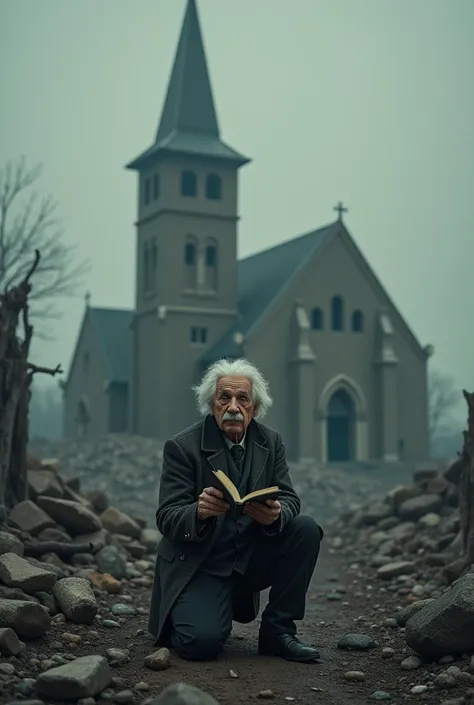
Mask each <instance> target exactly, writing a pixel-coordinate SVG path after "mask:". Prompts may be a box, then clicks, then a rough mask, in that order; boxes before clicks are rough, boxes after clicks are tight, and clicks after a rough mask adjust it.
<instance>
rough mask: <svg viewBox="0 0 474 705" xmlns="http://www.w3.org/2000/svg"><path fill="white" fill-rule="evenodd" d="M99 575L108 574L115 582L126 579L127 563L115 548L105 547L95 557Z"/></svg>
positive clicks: (120, 552) (121, 553)
mask: <svg viewBox="0 0 474 705" xmlns="http://www.w3.org/2000/svg"><path fill="white" fill-rule="evenodd" d="M95 560H96V562H97V566H98V568H99V570H100V572H101V573H109V575H112V576H113V577H114V578H116V579H117V580H122V578H125V577H127V561H126V559H125V557H124V555H123V552H122V551H121V550H120V549H119V548H117V547H116V546H105V547H104V548H102V549H101V550H100V551H99V552H98V553H97V554H96V557H95Z"/></svg>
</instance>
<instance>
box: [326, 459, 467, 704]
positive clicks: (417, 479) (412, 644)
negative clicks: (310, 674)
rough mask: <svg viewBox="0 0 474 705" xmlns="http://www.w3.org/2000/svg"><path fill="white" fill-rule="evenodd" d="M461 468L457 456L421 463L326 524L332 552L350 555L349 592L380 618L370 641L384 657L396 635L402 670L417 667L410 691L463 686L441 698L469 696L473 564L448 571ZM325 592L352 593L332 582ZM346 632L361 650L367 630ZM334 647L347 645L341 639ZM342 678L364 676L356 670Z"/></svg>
mask: <svg viewBox="0 0 474 705" xmlns="http://www.w3.org/2000/svg"><path fill="white" fill-rule="evenodd" d="M460 474H461V465H460V462H459V460H456V461H454V462H453V463H451V464H450V465H449V466H448V467H447V468H446V469H445V470H444V471H443V472H440V471H438V469H434V468H429V467H426V468H423V469H419V470H418V471H415V472H414V474H413V482H412V484H407V485H399V486H397V487H395V488H393V489H392V490H391V491H389V492H388V494H387V495H386V496H385V497H383V498H382V499H375V500H374V499H373V500H371V501H368V502H365V503H364V504H362V505H358V506H355V505H354V506H353V507H352V508H351V509H350V510H348V511H346V512H345V513H344V514H343V515H342V516H341V517H340V518H338V519H337V520H336V521H335V522H333V523H332V524H331V526H330V527H328V533H329V535H330V537H329V539H328V542H329V543H330V545H331V548H330V551H331V553H338V554H342V555H343V556H344V557H347V563H348V576H350V577H352V586H353V595H354V596H355V597H358V598H363V597H366V598H367V599H368V600H369V601H371V602H372V603H373V613H374V615H375V617H376V620H378V623H377V622H376V623H374V624H372V625H371V629H374V630H377V629H378V630H380V632H381V636H380V637H378V636H377V637H376V638H377V639H378V642H377V643H374V641H373V639H372V643H371V644H370V646H371V647H375V646H376V645H378V646H382V647H385V648H382V651H381V656H382V658H393V657H394V656H395V654H396V650H395V649H394V648H392V646H394V645H395V641H394V634H395V633H398V634H399V635H400V634H401V636H402V638H403V642H404V643H405V647H404V648H403V652H404V653H403V654H402V655H401V656H400V658H398V662H399V666H400V669H401V671H414V670H417V669H421V670H420V675H419V682H418V683H416V684H415V685H413V686H412V689H411V690H410V692H411V693H412V694H423V693H427V694H428V695H429V693H430V692H431V691H433V690H434V691H438V692H440V695H443V693H444V691H446V695H447V694H448V691H452V690H453V689H455V688H458V689H461V690H463V689H464V690H465V693H464V695H462V696H461V697H460V698H459V699H455V700H446V701H445V702H446V705H447V704H448V703H451V702H452V703H453V705H454V704H458V705H460V704H461V703H464V702H467V700H466V698H467V699H469V698H474V566H471V567H470V568H469V569H468V571H467V573H466V574H464V575H463V576H462V577H460V578H457V579H456V580H452V577H453V576H452V573H451V571H452V570H453V567H452V566H453V565H454V564H453V561H456V560H458V559H459V557H460V555H461V553H462V542H461V533H460V516H459V482H460ZM363 586H364V587H363ZM342 592H344V591H342ZM328 599H329V600H343V599H346V600H347V599H349V597H348V596H344V595H342V594H338V593H337V589H336V590H335V591H334V594H330V595H328ZM387 604H388V605H392V606H393V610H392V613H391V616H385V615H386V614H387V611H388V610H390V609H391V608H390V607H389V608H388V610H387ZM364 621H365V619H364V618H362V617H360V622H361V623H363V622H364ZM366 626H368V625H366ZM347 639H349V642H350V643H352V645H353V646H352V648H354V649H358V650H361V649H363V648H367V640H370V637H369V636H367V635H364V634H352V635H347V637H346V641H347ZM359 642H360V643H359ZM383 642H385V643H383ZM361 644H362V645H361ZM338 647H339V648H349V647H348V646H347V645H344V643H342V644H341V643H340V644H339V645H338ZM456 661H457V663H456V665H454V662H456ZM423 667H424V668H423ZM446 667H447V668H446ZM346 677H347V679H348V680H353V681H355V680H363V674H362V675H360V674H359V672H349V673H348V674H346ZM404 680H406V677H403V676H401V678H400V681H401V682H402V681H404ZM428 695H427V697H428ZM374 699H384V697H382V695H381V696H380V697H375V698H374ZM387 699H388V697H387Z"/></svg>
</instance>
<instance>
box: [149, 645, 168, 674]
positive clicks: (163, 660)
mask: <svg viewBox="0 0 474 705" xmlns="http://www.w3.org/2000/svg"><path fill="white" fill-rule="evenodd" d="M144 664H145V666H146V667H147V668H150V669H151V670H152V671H164V670H165V669H167V668H169V667H170V665H171V663H170V652H169V649H167V648H165V647H163V648H162V649H158V651H155V652H154V653H153V654H149V655H148V656H145V661H144Z"/></svg>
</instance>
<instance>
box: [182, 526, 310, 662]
mask: <svg viewBox="0 0 474 705" xmlns="http://www.w3.org/2000/svg"><path fill="white" fill-rule="evenodd" d="M320 541H321V533H320V528H319V526H318V524H317V523H316V522H315V521H314V519H312V518H311V517H307V516H297V517H295V518H294V519H292V520H291V521H289V522H288V524H287V525H286V526H285V527H284V529H283V531H282V532H281V534H280V535H279V536H265V535H262V537H261V538H260V539H259V541H258V542H257V543H256V545H255V547H254V549H253V553H252V557H251V559H250V562H249V565H248V568H247V571H246V573H245V575H243V576H242V575H239V574H237V573H234V574H233V575H232V576H230V577H228V578H220V577H216V576H214V575H208V574H207V573H196V575H195V576H194V577H193V579H192V580H191V581H190V583H189V584H188V586H187V587H186V588H185V590H184V591H183V592H182V593H181V595H180V597H179V598H178V600H177V601H176V603H175V605H174V607H173V609H172V611H171V625H172V633H171V642H172V645H173V647H174V648H175V649H176V651H177V652H178V653H179V654H180V655H181V656H182V657H183V658H186V659H190V660H208V659H213V658H216V657H217V655H218V653H219V652H220V651H221V649H222V647H223V645H224V644H225V642H226V641H227V639H228V637H229V635H230V633H231V631H232V600H233V596H234V595H235V593H236V591H239V590H241V589H243V590H245V593H249V592H259V591H261V590H265V589H266V588H268V587H270V588H271V589H270V599H269V602H268V605H267V606H266V608H265V610H264V611H263V614H262V621H261V625H260V633H261V634H262V635H272V634H296V625H295V620H301V619H303V617H304V613H305V605H306V593H307V590H308V586H309V583H310V581H311V577H312V575H313V571H314V568H315V566H316V561H317V559H318V555H319V546H320Z"/></svg>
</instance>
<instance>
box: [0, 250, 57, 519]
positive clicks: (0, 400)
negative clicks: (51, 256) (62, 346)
mask: <svg viewBox="0 0 474 705" xmlns="http://www.w3.org/2000/svg"><path fill="white" fill-rule="evenodd" d="M39 264H40V253H39V251H38V250H36V253H35V259H34V261H33V262H31V259H30V266H29V268H28V270H27V272H26V274H25V276H24V278H23V279H22V280H21V281H20V282H19V283H18V284H16V285H15V286H12V287H8V288H7V289H6V290H5V291H4V293H0V523H1V522H3V521H4V520H5V517H6V515H7V512H8V509H9V508H10V507H12V506H13V505H14V504H16V503H17V502H21V501H22V500H24V499H26V498H27V497H28V487H27V444H28V406H29V401H30V392H31V383H32V379H33V375H34V374H36V373H37V372H40V373H44V374H50V375H53V376H55V375H57V374H61V373H62V370H61V367H60V366H59V365H58V366H57V367H55V368H47V367H39V366H37V365H33V364H32V363H30V362H29V361H28V356H29V351H30V345H31V340H32V337H33V326H32V325H31V323H30V320H29V306H28V299H29V295H30V293H31V288H32V287H31V278H32V276H33V274H34V272H35V270H36V269H37V268H38V266H39ZM20 320H21V321H22V323H23V335H22V336H19V335H18V327H19V322H20Z"/></svg>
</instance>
